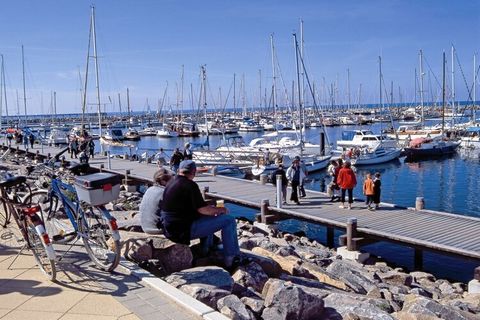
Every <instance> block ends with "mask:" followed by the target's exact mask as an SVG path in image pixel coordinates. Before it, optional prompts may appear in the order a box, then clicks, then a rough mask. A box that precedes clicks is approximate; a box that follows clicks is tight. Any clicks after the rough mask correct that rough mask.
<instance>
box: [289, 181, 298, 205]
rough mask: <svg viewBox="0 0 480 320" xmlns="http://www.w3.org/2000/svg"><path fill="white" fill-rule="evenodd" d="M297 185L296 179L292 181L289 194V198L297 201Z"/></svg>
mask: <svg viewBox="0 0 480 320" xmlns="http://www.w3.org/2000/svg"><path fill="white" fill-rule="evenodd" d="M298 185H299V183H298V182H297V181H292V194H291V195H290V200H291V201H293V202H298Z"/></svg>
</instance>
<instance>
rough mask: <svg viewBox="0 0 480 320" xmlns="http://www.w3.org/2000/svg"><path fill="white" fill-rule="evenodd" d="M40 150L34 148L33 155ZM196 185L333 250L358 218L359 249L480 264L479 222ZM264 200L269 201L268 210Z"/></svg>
mask: <svg viewBox="0 0 480 320" xmlns="http://www.w3.org/2000/svg"><path fill="white" fill-rule="evenodd" d="M43 149H44V150H43V154H44V155H46V154H47V153H50V154H51V155H54V154H55V153H58V152H59V150H60V149H58V148H53V147H44V148H43ZM37 150H38V149H35V150H33V153H36V151H37ZM65 156H66V160H71V159H70V157H69V156H68V155H67V154H66V155H65ZM73 160H75V159H73ZM90 164H91V166H93V167H96V168H99V169H100V167H102V168H103V170H107V171H110V172H114V173H118V174H120V175H126V174H127V172H128V178H129V179H130V178H131V179H138V180H142V181H151V180H152V177H153V174H154V172H155V171H156V170H157V166H156V165H155V164H147V163H139V162H137V161H129V160H124V159H119V158H110V160H109V159H108V158H107V157H106V156H98V157H97V156H96V157H95V158H94V159H91V160H90ZM127 170H128V171H127ZM195 181H196V182H197V183H198V184H199V185H200V188H201V190H203V189H204V188H205V187H208V191H207V192H206V196H207V197H210V198H212V199H223V200H225V201H227V202H231V203H235V204H238V205H242V206H248V207H251V208H257V209H261V210H263V211H267V212H264V214H268V216H269V217H270V218H271V219H272V220H274V221H278V220H282V219H299V220H303V221H308V222H311V223H315V224H318V225H321V226H323V227H325V228H327V232H326V234H327V239H326V242H327V244H328V245H330V246H333V243H334V239H333V237H334V229H340V230H346V229H347V224H348V220H349V219H351V218H356V219H357V235H356V236H357V237H358V238H359V239H360V240H361V241H359V245H362V244H368V243H372V242H375V241H387V242H395V243H398V244H402V245H406V246H408V247H412V248H414V250H415V254H414V257H415V266H416V267H418V268H421V267H422V261H423V250H431V251H434V252H438V253H442V254H447V255H454V256H459V257H462V258H466V259H473V260H475V261H480V241H479V240H478V239H480V219H479V218H474V217H469V216H463V215H459V214H454V213H445V212H438V211H431V210H415V209H414V208H405V207H400V206H396V205H394V204H388V203H382V204H381V208H380V209H379V210H376V211H370V210H367V209H366V206H365V204H364V203H363V202H359V201H356V202H355V203H354V204H353V208H352V210H346V209H340V208H339V206H338V205H339V203H338V202H330V198H329V197H328V196H327V195H326V194H325V193H322V192H318V191H312V190H307V196H306V197H305V198H302V199H300V201H301V205H296V204H287V205H283V206H281V207H277V205H276V203H275V198H276V192H275V187H273V186H272V185H271V184H262V183H260V182H258V181H248V180H244V179H235V178H228V177H224V176H218V175H217V176H214V175H211V174H200V175H198V176H197V177H196V178H195ZM288 194H290V188H289V191H288ZM265 200H267V201H268V204H267V205H266V206H265V204H266V202H265ZM262 203H263V205H262ZM262 206H263V209H262Z"/></svg>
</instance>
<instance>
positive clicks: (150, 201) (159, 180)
mask: <svg viewBox="0 0 480 320" xmlns="http://www.w3.org/2000/svg"><path fill="white" fill-rule="evenodd" d="M171 178H172V175H171V174H170V173H169V172H168V170H167V169H164V168H161V169H160V170H158V171H157V172H155V174H154V175H153V181H154V185H153V186H151V187H150V188H148V189H147V191H146V192H145V194H144V195H143V198H142V202H141V203H140V225H141V226H142V229H143V232H145V233H148V234H161V233H162V230H161V229H162V223H161V221H160V210H161V203H162V200H163V190H164V187H165V186H166V185H167V183H168V181H170V179H171Z"/></svg>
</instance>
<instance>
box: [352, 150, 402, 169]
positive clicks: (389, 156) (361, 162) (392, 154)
mask: <svg viewBox="0 0 480 320" xmlns="http://www.w3.org/2000/svg"><path fill="white" fill-rule="evenodd" d="M401 153H402V150H401V149H396V150H391V151H388V152H386V153H385V154H383V155H381V156H372V157H369V156H368V155H367V156H364V155H361V156H360V157H359V158H357V159H352V164H353V165H355V166H357V167H358V166H366V165H372V164H380V163H385V162H389V161H392V160H395V159H397V158H398V157H400V155H401Z"/></svg>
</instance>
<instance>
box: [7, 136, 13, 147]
mask: <svg viewBox="0 0 480 320" xmlns="http://www.w3.org/2000/svg"><path fill="white" fill-rule="evenodd" d="M7 140H8V146H9V147H10V146H11V145H12V140H13V134H12V133H11V132H9V133H7Z"/></svg>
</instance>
